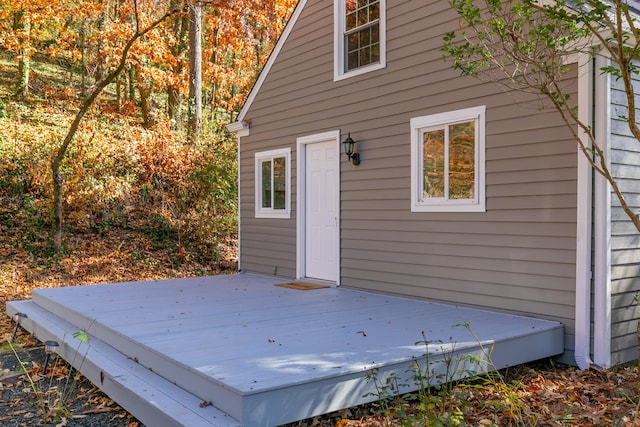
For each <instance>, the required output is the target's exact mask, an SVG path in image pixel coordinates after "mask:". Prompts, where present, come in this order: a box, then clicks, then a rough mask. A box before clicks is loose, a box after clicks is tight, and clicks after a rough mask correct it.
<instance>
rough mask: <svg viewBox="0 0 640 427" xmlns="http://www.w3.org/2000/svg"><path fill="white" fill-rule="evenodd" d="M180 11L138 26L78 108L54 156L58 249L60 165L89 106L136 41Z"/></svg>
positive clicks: (58, 243)
mask: <svg viewBox="0 0 640 427" xmlns="http://www.w3.org/2000/svg"><path fill="white" fill-rule="evenodd" d="M179 11H180V9H179V8H176V9H171V10H169V11H168V12H167V13H165V14H164V15H163V16H162V17H160V18H159V19H158V20H156V21H154V22H153V23H151V24H150V25H149V26H148V27H146V28H145V29H143V30H140V29H139V28H136V32H135V33H134V34H133V35H132V36H131V38H130V39H129V40H128V41H127V44H126V45H125V46H124V49H123V51H122V55H121V56H120V60H119V63H118V66H117V67H116V68H115V69H113V70H112V71H111V72H110V73H108V74H107V75H106V77H105V78H104V79H102V80H100V81H99V82H98V83H97V84H96V85H95V87H94V88H93V90H92V91H91V93H90V94H89V96H88V97H87V98H85V99H84V100H83V101H82V105H81V106H80V110H78V113H77V114H76V117H75V118H74V120H73V122H72V123H71V126H70V127H69V130H68V132H67V135H66V136H65V138H64V141H63V142H62V144H61V145H60V147H58V149H57V150H56V152H55V153H54V155H53V156H52V159H51V175H52V178H53V206H54V214H55V219H54V222H55V235H54V237H53V243H54V245H55V247H56V249H58V250H59V249H60V248H61V247H62V222H63V221H62V219H63V214H62V185H63V181H64V179H63V178H62V175H61V173H60V167H61V165H62V161H63V160H64V157H65V155H66V153H67V149H68V148H69V145H70V144H71V142H72V141H73V138H74V136H75V134H76V132H77V131H78V128H79V126H80V122H81V121H82V118H83V117H84V115H85V114H86V113H87V111H89V108H90V107H91V105H93V103H94V102H95V101H96V99H97V98H98V95H100V93H101V92H102V91H103V90H104V88H106V87H107V86H108V85H109V84H110V83H111V82H112V81H113V80H114V79H115V78H116V77H118V76H119V75H120V73H121V72H122V70H124V67H125V64H126V62H127V57H128V56H129V51H130V50H131V47H132V46H133V44H134V43H135V42H136V40H138V39H139V38H141V37H144V36H145V35H146V34H147V33H148V32H149V31H151V30H153V29H154V28H156V27H157V26H158V25H160V24H161V23H162V22H164V20H165V19H167V18H169V17H170V16H172V15H174V14H175V13H177V12H179Z"/></svg>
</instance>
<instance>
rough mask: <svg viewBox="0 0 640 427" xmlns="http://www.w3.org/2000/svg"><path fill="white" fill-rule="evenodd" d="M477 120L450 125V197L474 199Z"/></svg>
mask: <svg viewBox="0 0 640 427" xmlns="http://www.w3.org/2000/svg"><path fill="white" fill-rule="evenodd" d="M474 162H475V122H466V123H458V124H455V125H450V126H449V198H450V199H473V197H474V194H473V191H474V188H475V165H474Z"/></svg>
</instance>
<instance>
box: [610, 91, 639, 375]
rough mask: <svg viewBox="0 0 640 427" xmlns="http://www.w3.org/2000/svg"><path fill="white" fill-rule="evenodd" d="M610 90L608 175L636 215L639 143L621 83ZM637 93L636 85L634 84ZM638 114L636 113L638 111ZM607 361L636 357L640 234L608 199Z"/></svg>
mask: <svg viewBox="0 0 640 427" xmlns="http://www.w3.org/2000/svg"><path fill="white" fill-rule="evenodd" d="M611 80H612V83H611V85H612V88H611V103H612V106H611V173H612V175H613V176H614V177H615V178H616V181H617V182H618V185H619V186H620V189H621V190H622V192H623V193H624V195H625V199H626V201H627V204H628V205H629V206H630V207H631V209H632V210H634V211H636V212H638V211H640V143H638V141H637V140H636V139H635V138H634V137H633V136H632V135H631V132H630V130H629V125H628V123H627V120H626V119H625V118H624V117H627V116H628V113H627V111H628V109H627V101H626V95H625V92H624V88H623V86H622V82H620V81H616V79H613V78H612V79H611ZM635 86H636V88H637V89H636V90H640V81H637V82H636V85H635ZM638 113H640V110H639V111H638ZM611 206H612V207H611V321H612V324H611V353H612V354H611V359H612V364H614V365H615V364H619V363H624V362H627V361H630V360H633V359H636V358H637V357H638V350H637V346H638V341H637V333H636V328H637V323H638V320H639V319H640V309H639V308H638V304H636V303H635V301H634V297H635V295H636V293H638V292H640V281H639V280H638V277H639V276H640V234H639V233H638V230H636V228H635V227H634V226H633V224H632V222H631V220H630V219H629V218H628V217H627V215H626V214H625V213H624V211H623V210H622V207H621V205H620V202H619V201H618V199H617V197H616V196H615V194H612V195H611Z"/></svg>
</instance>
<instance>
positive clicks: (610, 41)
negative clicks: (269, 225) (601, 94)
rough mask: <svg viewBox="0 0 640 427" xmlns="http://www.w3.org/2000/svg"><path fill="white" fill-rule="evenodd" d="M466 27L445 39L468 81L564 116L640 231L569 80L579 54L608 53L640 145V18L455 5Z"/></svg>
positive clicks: (605, 5) (613, 11)
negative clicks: (639, 92) (639, 112)
mask: <svg viewBox="0 0 640 427" xmlns="http://www.w3.org/2000/svg"><path fill="white" fill-rule="evenodd" d="M451 5H452V6H453V8H454V9H455V10H456V11H457V12H458V14H459V16H460V27H459V29H457V30H456V31H452V32H449V33H447V35H446V36H445V38H444V47H443V52H444V54H445V58H446V59H448V60H450V61H451V62H452V65H453V68H454V69H457V70H459V71H460V72H461V73H462V74H464V75H471V76H475V77H477V78H479V79H481V80H483V81H491V82H496V83H498V84H500V85H502V86H503V87H504V88H505V89H506V90H508V91H510V92H512V93H513V92H527V93H533V94H535V95H538V96H539V97H540V98H541V100H543V101H544V103H543V104H541V105H542V107H543V108H547V107H551V108H553V109H555V110H557V111H558V112H559V114H560V115H561V117H562V119H563V121H564V123H565V124H566V125H567V127H568V129H569V130H570V132H571V135H572V136H573V138H574V140H575V141H576V142H577V144H578V146H579V148H580V151H581V152H582V153H583V154H584V155H585V156H586V158H587V159H588V161H589V163H590V164H591V166H592V167H593V169H594V170H595V171H596V172H597V173H599V174H600V175H602V176H603V177H604V178H605V179H606V180H607V182H608V183H609V184H610V185H611V188H612V190H613V192H614V193H615V195H616V197H617V198H618V200H619V201H620V204H621V207H622V209H623V210H624V212H625V213H626V214H627V216H628V217H629V218H630V219H631V222H632V223H633V225H634V226H635V227H636V229H637V230H638V231H640V218H639V217H638V214H637V213H636V212H634V211H633V209H631V207H630V206H629V204H628V203H627V201H626V200H625V196H624V194H623V193H622V190H621V189H620V186H619V183H618V182H617V180H616V178H615V177H614V176H613V175H612V173H611V170H610V168H609V159H608V157H607V151H606V150H605V148H604V144H605V142H604V141H598V139H597V138H596V136H595V134H594V130H593V128H592V126H591V125H590V123H587V122H585V121H584V120H581V117H580V116H579V115H578V109H577V107H576V105H575V102H573V101H572V100H571V96H570V94H569V93H568V92H567V89H566V86H565V82H566V80H565V79H566V77H567V73H568V72H569V71H570V69H571V68H570V67H569V66H568V65H567V64H571V63H575V58H576V57H577V56H578V55H581V54H584V55H604V56H605V57H607V58H609V59H610V64H611V65H608V66H605V67H603V68H601V70H600V72H602V73H609V74H610V75H612V76H613V77H614V78H615V79H618V80H620V81H621V82H622V85H623V88H624V91H625V95H626V101H627V107H628V113H627V114H628V116H627V117H626V118H625V119H626V121H627V122H628V124H629V130H630V132H631V134H632V135H633V137H635V139H636V140H637V141H638V142H639V143H640V128H639V126H638V121H637V117H636V99H635V91H636V88H635V87H634V84H633V80H634V79H637V77H638V73H639V71H640V65H639V63H638V62H636V59H637V57H638V54H639V53H640V28H638V26H637V22H636V19H637V18H638V15H637V13H635V12H634V11H632V10H631V9H630V7H629V5H628V4H627V3H626V2H625V1H622V0H612V1H611V2H609V1H606V2H605V1H600V0H572V2H571V3H568V2H565V1H563V0H560V1H557V2H552V3H550V4H545V5H543V6H541V5H539V3H538V2H537V1H536V0H507V1H501V0H451Z"/></svg>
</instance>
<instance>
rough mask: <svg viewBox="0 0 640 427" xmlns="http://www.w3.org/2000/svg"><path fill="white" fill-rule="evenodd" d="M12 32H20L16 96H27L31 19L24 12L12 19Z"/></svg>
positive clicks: (29, 70) (29, 71)
mask: <svg viewBox="0 0 640 427" xmlns="http://www.w3.org/2000/svg"><path fill="white" fill-rule="evenodd" d="M14 30H16V31H21V32H22V35H21V37H19V38H20V41H21V43H20V45H21V46H20V61H19V62H18V83H17V85H16V96H19V97H22V98H26V97H27V96H29V74H30V73H31V52H30V50H31V19H30V18H29V14H28V13H26V12H20V13H19V14H18V15H16V17H15V19H14Z"/></svg>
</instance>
